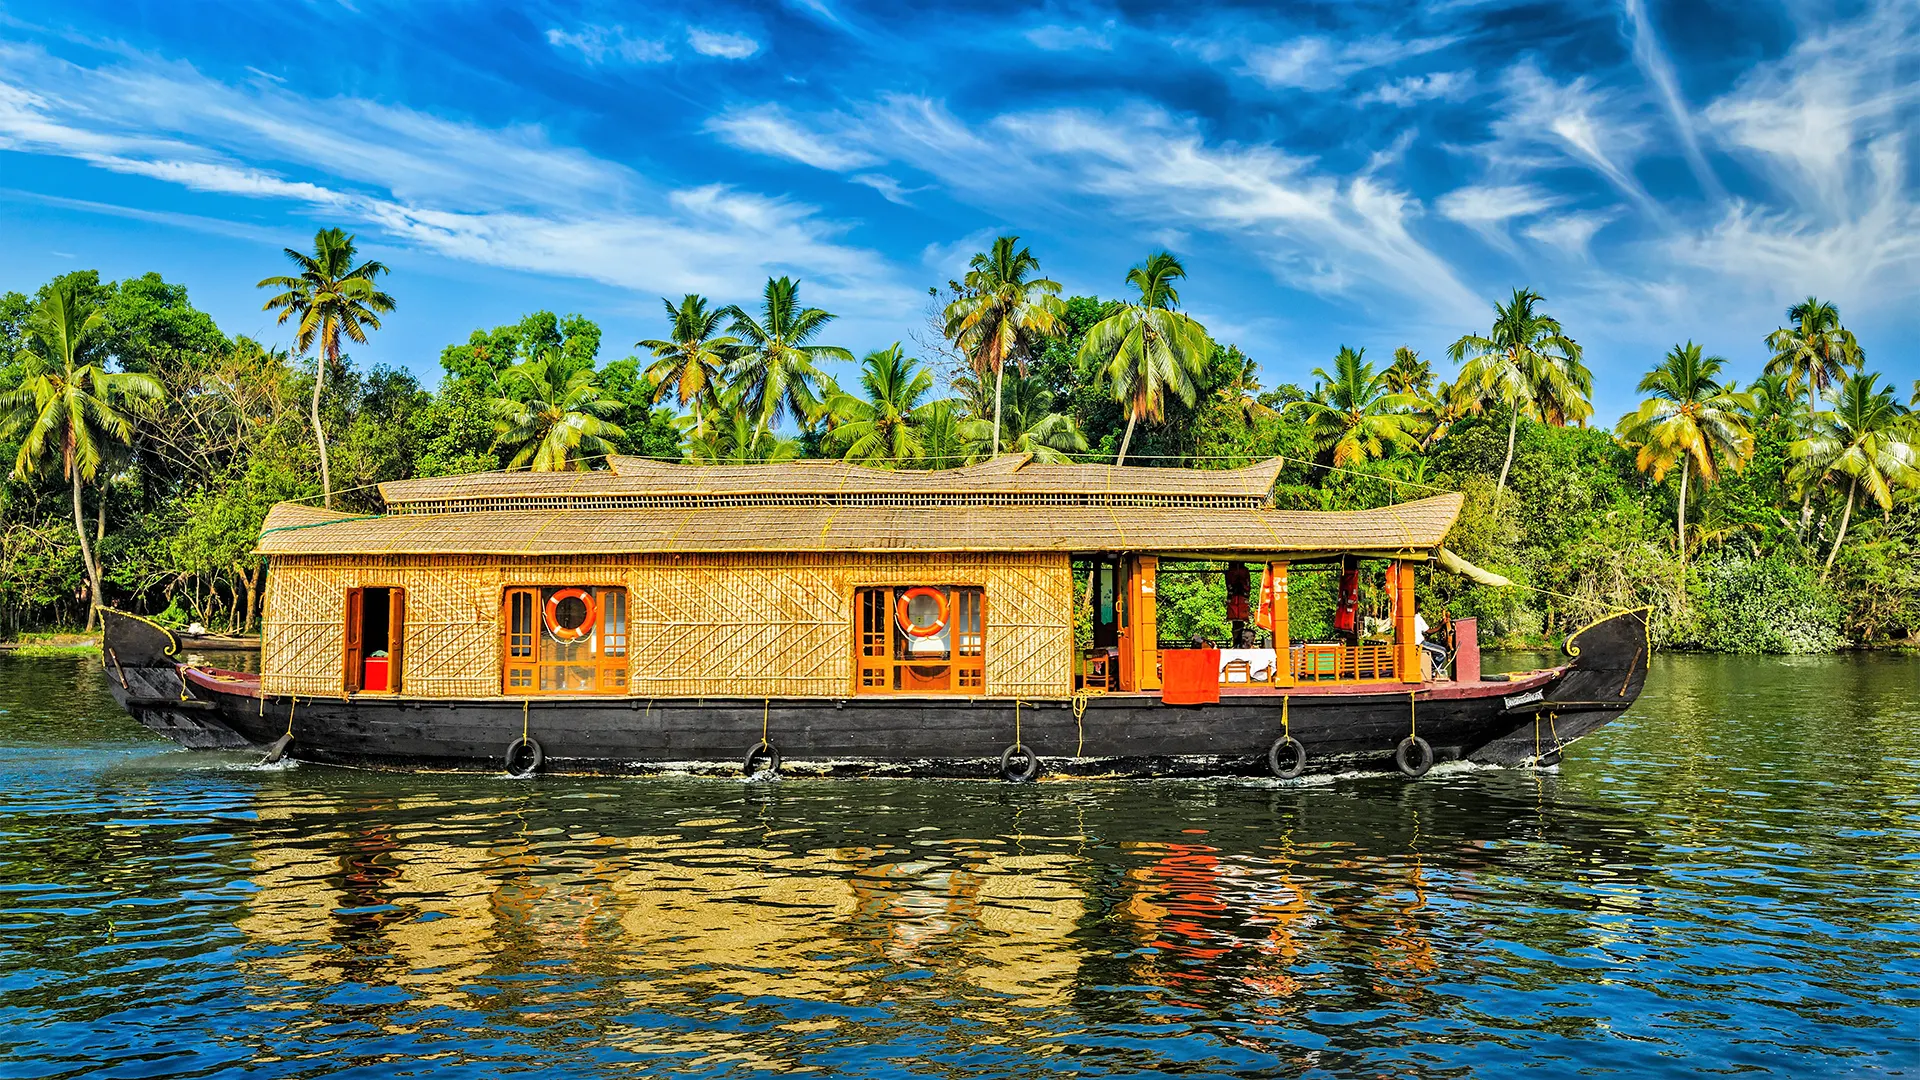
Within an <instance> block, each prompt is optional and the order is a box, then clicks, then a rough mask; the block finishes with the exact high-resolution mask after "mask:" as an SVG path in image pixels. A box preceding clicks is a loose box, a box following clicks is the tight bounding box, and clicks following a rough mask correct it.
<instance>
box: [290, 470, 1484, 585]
mask: <svg viewBox="0 0 1920 1080" xmlns="http://www.w3.org/2000/svg"><path fill="white" fill-rule="evenodd" d="M1281 464H1282V462H1281V461H1280V460H1278V459H1275V460H1273V461H1269V462H1265V463H1263V464H1260V465H1255V466H1252V467H1249V468H1245V469H1231V470H1216V471H1203V470H1194V469H1159V468H1140V467H1135V466H1123V467H1114V466H1106V465H1040V464H1035V463H1033V462H1031V461H1029V460H1028V459H1027V458H1026V457H1024V456H1018V455H1010V456H1006V457H1002V458H999V459H997V460H995V461H993V462H989V463H986V464H982V465H975V466H970V467H968V468H964V469H952V470H944V471H900V472H893V471H888V470H882V469H870V468H864V467H861V466H855V465H847V464H843V463H840V462H812V461H808V462H791V463H785V464H778V465H748V466H699V465H678V464H667V463H662V462H654V461H648V460H645V459H641V458H621V457H617V458H614V459H613V469H612V470H611V471H607V472H588V473H525V472H495V473H480V474H476V475H472V476H460V477H446V478H438V479H428V480H407V481H400V482H396V483H389V484H383V485H381V493H382V495H383V496H384V497H385V499H386V501H387V506H388V511H389V512H388V513H386V514H384V515H378V516H364V515H354V514H345V513H339V512H336V511H328V510H321V509H317V508H315V507H310V506H302V505H297V504H292V503H282V504H280V505H279V506H276V507H274V508H273V510H272V512H271V513H270V514H269V515H268V516H267V521H266V525H265V528H264V529H263V531H262V534H261V538H260V544H259V548H258V551H259V553H260V554H263V555H399V554H405V555H463V554H464V555H502V556H549V555H618V554H637V553H669V554H675V553H684V554H691V553H707V552H740V553H748V552H794V553H799V552H806V553H828V552H869V553H876V552H1063V553H1086V552H1122V551H1132V552H1152V553H1161V554H1167V555H1181V556H1189V557H1195V558H1238V559H1246V560H1249V561H1260V560H1264V559H1267V558H1274V559H1295V560H1298V559H1302V558H1312V557H1315V556H1326V555H1335V554H1343V553H1353V554H1362V555H1399V556H1408V555H1417V556H1419V557H1425V556H1426V555H1427V554H1428V553H1430V552H1432V551H1434V550H1435V549H1437V548H1438V547H1439V546H1440V542H1441V540H1442V539H1443V538H1444V537H1445V536H1446V533H1447V530H1448V529H1450V528H1451V527H1452V526H1453V522H1454V519H1455V517H1457V516H1458V515H1459V512H1460V506H1461V501H1462V500H1461V496H1459V495H1458V494H1444V495H1436V496H1433V497H1431V498H1426V499H1420V500H1418V501H1415V502H1409V503H1402V504H1399V505H1396V506H1387V507H1381V508H1379V509H1374V510H1352V511H1337V512H1318V511H1298V510H1275V509H1273V508H1272V505H1271V501H1270V498H1269V492H1270V490H1271V488H1272V485H1273V482H1274V479H1275V478H1276V477H1277V476H1278V475H1279V471H1280V467H1281Z"/></svg>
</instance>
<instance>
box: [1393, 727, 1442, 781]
mask: <svg viewBox="0 0 1920 1080" xmlns="http://www.w3.org/2000/svg"><path fill="white" fill-rule="evenodd" d="M1393 767H1394V768H1396V769H1399V770H1400V773H1401V775H1403V776H1405V777H1406V778H1407V779H1409V780H1418V779H1420V778H1421V777H1423V776H1425V775H1427V770H1428V769H1431V768H1433V747H1431V746H1428V745H1427V740H1425V739H1423V738H1421V737H1420V736H1418V735H1409V736H1407V737H1406V738H1404V739H1401V740H1400V745H1399V746H1396V747H1394V749H1393Z"/></svg>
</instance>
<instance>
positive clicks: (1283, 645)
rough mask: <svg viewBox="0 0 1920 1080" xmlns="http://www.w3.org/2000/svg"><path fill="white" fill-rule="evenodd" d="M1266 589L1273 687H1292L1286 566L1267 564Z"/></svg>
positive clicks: (1291, 650)
mask: <svg viewBox="0 0 1920 1080" xmlns="http://www.w3.org/2000/svg"><path fill="white" fill-rule="evenodd" d="M1267 581H1268V587H1269V589H1270V590H1271V592H1272V594H1273V595H1272V596H1271V598H1270V600H1271V602H1272V604H1273V626H1272V630H1273V685H1275V686H1292V685H1293V649H1292V648H1291V647H1290V646H1291V637H1292V631H1291V629H1290V628H1289V627H1288V625H1287V564H1286V563H1283V562H1277V563H1268V564H1267Z"/></svg>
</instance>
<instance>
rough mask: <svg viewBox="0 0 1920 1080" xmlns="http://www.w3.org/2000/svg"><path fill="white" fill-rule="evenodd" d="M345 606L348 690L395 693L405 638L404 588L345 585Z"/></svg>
mask: <svg viewBox="0 0 1920 1080" xmlns="http://www.w3.org/2000/svg"><path fill="white" fill-rule="evenodd" d="M345 607H346V619H347V627H346V639H345V641H346V651H345V662H344V665H343V666H344V669H345V680H344V686H345V689H346V691H347V693H349V694H357V693H362V692H367V693H397V692H398V691H399V689H400V673H401V664H402V661H403V656H402V652H403V649H402V646H403V644H404V643H405V642H406V639H407V635H406V627H407V590H405V589H396V588H391V587H388V586H368V587H366V588H360V589H348V590H347V597H346V604H345Z"/></svg>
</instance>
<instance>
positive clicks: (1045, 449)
mask: <svg viewBox="0 0 1920 1080" xmlns="http://www.w3.org/2000/svg"><path fill="white" fill-rule="evenodd" d="M961 431H962V434H963V437H964V438H965V440H966V444H967V463H968V464H972V463H974V462H976V461H983V460H986V459H987V458H990V457H993V456H995V454H996V453H997V450H998V447H997V446H996V444H995V442H994V438H993V437H994V435H995V434H996V432H997V433H998V434H999V436H1000V440H999V444H998V446H1004V447H1006V448H1007V449H1008V450H1009V451H1011V452H1013V453H1016V454H1028V455H1031V456H1032V457H1033V460H1035V461H1038V462H1042V463H1045V464H1050V465H1051V464H1065V463H1067V462H1070V461H1072V460H1073V455H1074V454H1084V453H1086V452H1087V437H1086V435H1084V434H1083V433H1082V432H1081V431H1080V425H1079V424H1078V423H1076V422H1075V421H1074V419H1073V417H1071V416H1064V415H1062V414H1060V413H1057V412H1054V411H1053V394H1052V392H1051V391H1049V390H1048V389H1047V385H1046V380H1044V379H1042V378H1041V377H1040V376H1038V375H1021V374H1018V373H1016V374H1015V375H1014V377H1013V380H1012V381H1011V382H1009V383H1008V384H1007V396H1006V412H1005V417H1004V420H1003V423H1002V424H1001V426H1000V427H998V428H993V427H989V426H988V424H987V422H986V421H984V420H970V421H967V422H966V423H964V424H962V425H961Z"/></svg>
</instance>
